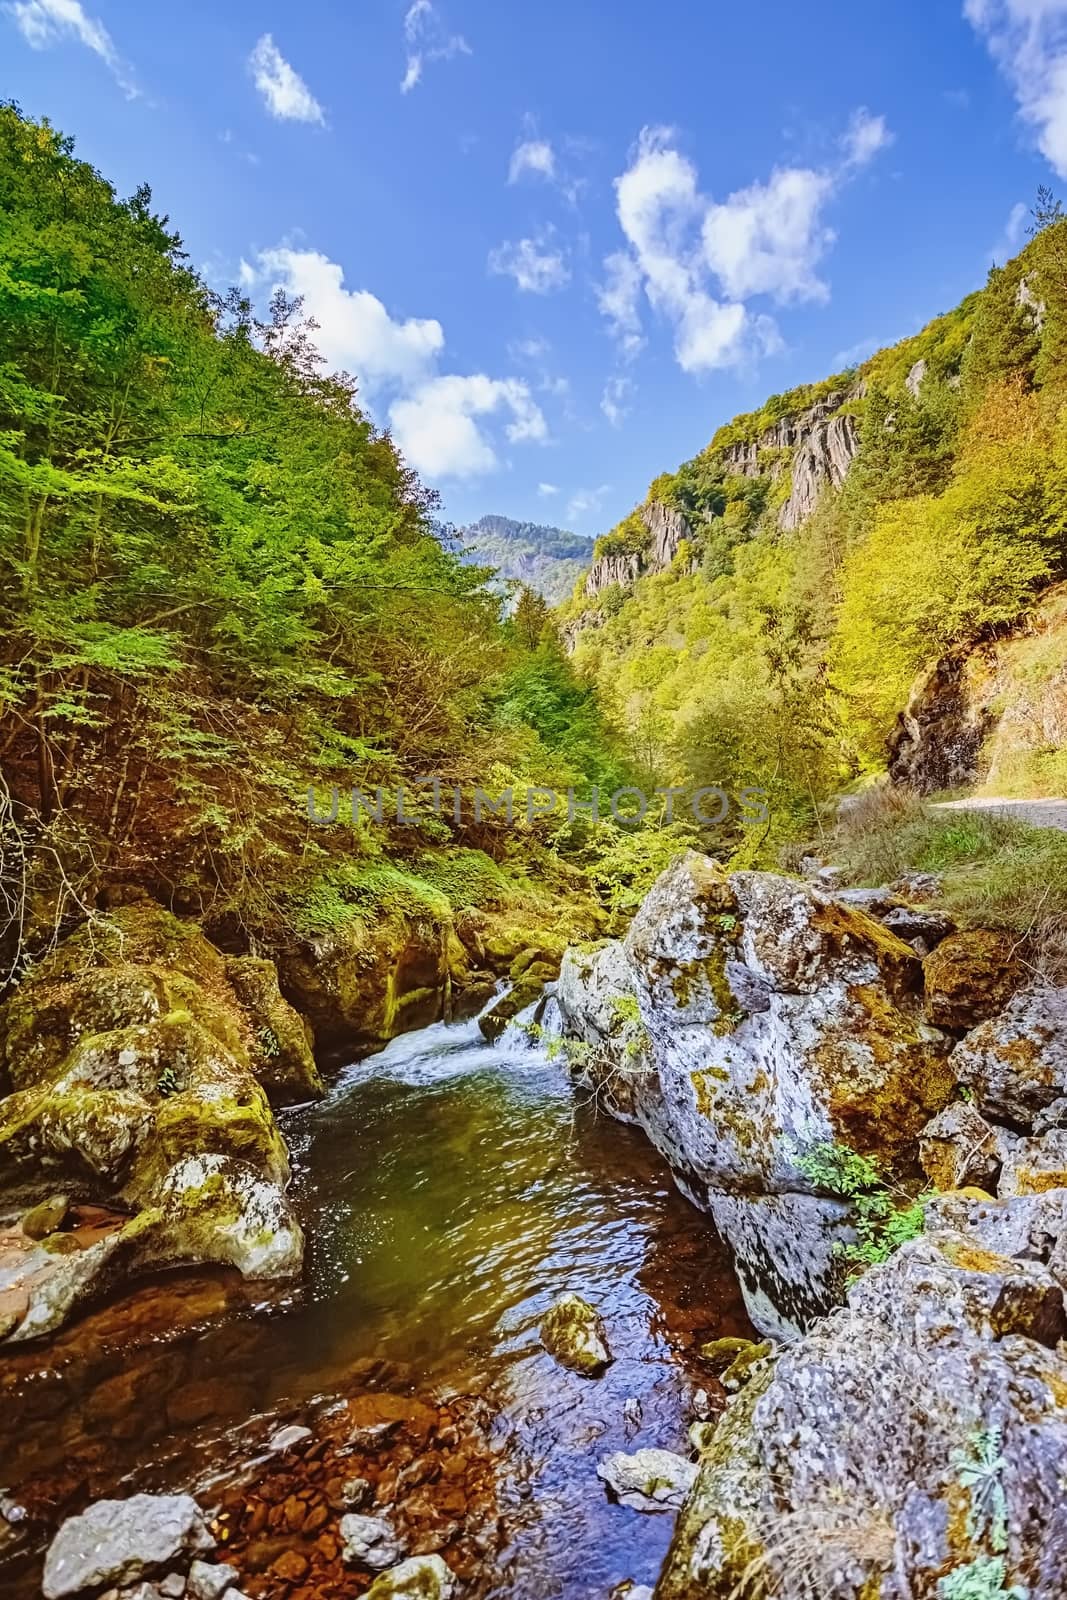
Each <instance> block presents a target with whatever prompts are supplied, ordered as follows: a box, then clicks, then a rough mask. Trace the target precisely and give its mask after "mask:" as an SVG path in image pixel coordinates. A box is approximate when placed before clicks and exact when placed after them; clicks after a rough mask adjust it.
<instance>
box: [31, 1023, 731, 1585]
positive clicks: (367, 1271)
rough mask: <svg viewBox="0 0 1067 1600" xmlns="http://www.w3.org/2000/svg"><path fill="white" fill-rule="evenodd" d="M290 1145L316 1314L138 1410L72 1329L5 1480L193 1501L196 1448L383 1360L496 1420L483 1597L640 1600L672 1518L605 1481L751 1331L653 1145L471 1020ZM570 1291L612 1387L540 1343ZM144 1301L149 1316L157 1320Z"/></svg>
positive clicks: (341, 1092) (302, 1313)
mask: <svg viewBox="0 0 1067 1600" xmlns="http://www.w3.org/2000/svg"><path fill="white" fill-rule="evenodd" d="M283 1125H284V1128H285V1132H286V1136H287V1138H288V1140H289V1142H290V1146H291V1148H292V1151H293V1156H294V1173H295V1189H294V1193H295V1197H296V1200H297V1204H298V1206H299V1208H300V1210H301V1213H302V1215H303V1218H304V1222H305V1227H306V1230H307V1235H308V1246H309V1254H308V1284H307V1289H306V1292H305V1294H304V1296H303V1297H302V1299H300V1300H299V1301H294V1302H293V1303H292V1304H291V1305H289V1306H287V1307H283V1308H282V1309H281V1310H280V1311H279V1310H278V1309H277V1308H275V1309H274V1310H273V1311H272V1313H271V1314H269V1315H267V1314H261V1315H259V1316H253V1317H251V1318H249V1317H248V1316H247V1314H246V1315H245V1316H243V1317H241V1318H238V1319H237V1320H234V1319H233V1318H230V1319H226V1320H219V1319H217V1318H216V1319H215V1320H214V1321H213V1322H211V1323H210V1325H208V1326H207V1327H206V1328H204V1329H202V1330H200V1331H198V1332H197V1333H196V1334H195V1335H191V1336H188V1337H184V1338H182V1339H179V1340H175V1339H173V1338H171V1339H170V1340H169V1341H168V1343H167V1345H166V1351H165V1355H164V1356H161V1355H160V1353H159V1352H158V1351H157V1352H156V1353H155V1355H154V1356H151V1357H150V1359H152V1360H155V1362H156V1366H155V1368H153V1369H152V1373H151V1375H150V1380H149V1381H147V1382H144V1383H142V1384H141V1386H140V1388H138V1386H137V1382H136V1373H137V1370H138V1369H137V1362H136V1361H133V1362H132V1363H131V1360H130V1358H129V1355H128V1352H127V1353H125V1354H124V1353H123V1351H122V1350H121V1349H112V1350H111V1351H110V1353H109V1350H108V1338H107V1337H99V1336H98V1337H97V1338H96V1343H95V1345H94V1347H93V1351H92V1354H91V1355H89V1354H87V1353H86V1350H85V1348H84V1340H83V1341H82V1345H81V1346H78V1345H77V1338H76V1335H75V1334H74V1333H73V1332H72V1335H71V1339H72V1341H73V1344H72V1346H71V1348H72V1349H73V1350H75V1351H76V1353H75V1354H69V1355H68V1371H67V1376H66V1380H65V1385H64V1383H62V1382H61V1384H60V1389H59V1390H58V1391H57V1392H56V1395H55V1400H54V1401H53V1403H52V1404H51V1406H50V1407H46V1408H45V1409H46V1410H48V1411H49V1415H47V1416H41V1417H39V1418H37V1419H36V1420H35V1419H34V1418H33V1417H32V1415H31V1414H29V1413H27V1412H26V1411H25V1410H24V1411H23V1413H22V1414H21V1416H18V1415H17V1414H16V1412H14V1411H13V1412H10V1413H9V1427H10V1429H11V1432H10V1433H9V1434H8V1436H7V1437H5V1433H7V1429H6V1428H5V1424H4V1422H3V1421H2V1420H0V1458H2V1459H4V1460H5V1464H6V1467H9V1468H10V1470H5V1479H6V1481H7V1483H8V1484H9V1485H11V1484H14V1485H17V1483H18V1482H19V1480H20V1476H33V1475H34V1473H36V1475H37V1477H38V1478H40V1476H41V1474H42V1473H47V1472H48V1471H58V1470H59V1463H60V1460H63V1461H66V1462H69V1461H70V1460H71V1459H78V1458H79V1451H82V1452H84V1451H86V1450H87V1449H88V1455H87V1456H86V1459H87V1460H91V1462H92V1467H91V1472H92V1478H91V1485H90V1486H91V1490H92V1493H93V1494H100V1493H105V1492H108V1490H109V1488H111V1487H113V1485H114V1483H115V1482H118V1481H120V1480H121V1479H123V1478H124V1479H125V1482H126V1484H127V1488H126V1490H125V1491H123V1492H129V1488H130V1486H132V1485H135V1486H136V1487H144V1488H147V1487H152V1486H154V1485H155V1484H157V1483H158V1484H159V1485H160V1486H162V1484H163V1483H164V1482H166V1483H174V1482H175V1481H176V1480H179V1479H181V1478H182V1477H183V1475H184V1476H185V1477H186V1478H187V1479H188V1476H189V1473H190V1472H191V1470H192V1466H193V1462H194V1456H193V1454H192V1453H191V1451H192V1441H193V1439H194V1437H195V1439H196V1440H197V1441H198V1445H199V1448H200V1450H201V1451H202V1450H203V1448H204V1439H205V1437H207V1436H208V1435H210V1438H211V1439H212V1440H213V1441H214V1442H213V1443H212V1444H211V1446H210V1448H212V1449H215V1450H218V1449H219V1448H220V1439H221V1438H222V1436H223V1434H224V1432H225V1430H226V1429H227V1428H234V1427H236V1426H238V1425H240V1424H242V1423H244V1422H245V1421H246V1419H247V1418H248V1417H249V1415H251V1414H255V1413H257V1412H263V1411H270V1410H272V1409H278V1408H280V1407H282V1406H283V1405H284V1404H286V1403H288V1402H291V1401H294V1400H301V1399H306V1398H307V1397H309V1396H311V1395H317V1394H324V1393H329V1392H331V1391H333V1390H342V1389H343V1388H344V1386H345V1384H346V1382H348V1381H349V1380H350V1378H351V1375H352V1374H353V1372H356V1371H358V1370H359V1369H360V1365H361V1363H362V1364H364V1365H366V1364H367V1363H368V1362H369V1361H370V1360H372V1359H384V1360H386V1361H389V1362H397V1363H401V1364H402V1365H403V1369H404V1371H405V1374H406V1376H407V1378H408V1380H409V1381H410V1383H411V1384H412V1385H414V1386H416V1387H417V1388H419V1389H420V1390H423V1389H425V1388H427V1387H432V1388H436V1389H437V1390H439V1391H440V1392H443V1393H446V1394H480V1395H483V1396H486V1397H487V1398H488V1399H489V1401H490V1403H491V1405H492V1406H493V1408H494V1411H495V1412H496V1414H497V1423H496V1427H495V1439H494V1442H495V1444H496V1445H497V1447H498V1450H499V1462H500V1466H499V1479H500V1482H499V1496H500V1501H501V1506H502V1509H503V1512H504V1516H505V1521H506V1524H507V1527H508V1529H509V1535H510V1545H509V1548H508V1550H507V1552H506V1554H505V1556H504V1557H503V1558H502V1559H501V1562H500V1570H499V1572H497V1573H494V1574H492V1575H491V1578H490V1588H491V1592H492V1593H494V1594H499V1595H501V1596H503V1595H515V1596H523V1597H529V1600H535V1597H538V1596H560V1597H564V1600H579V1597H581V1600H586V1597H589V1600H594V1597H596V1600H604V1597H606V1595H607V1594H608V1592H609V1590H610V1588H611V1586H612V1585H613V1584H614V1583H616V1582H618V1581H619V1580H620V1579H622V1578H625V1577H631V1578H633V1579H635V1580H637V1581H642V1582H649V1581H651V1580H652V1579H653V1578H654V1576H655V1573H656V1570H657V1568H658V1565H659V1562H660V1560H661V1558H662V1555H663V1553H664V1550H665V1548H666V1543H667V1540H668V1538H669V1535H670V1519H669V1517H666V1516H642V1515H641V1514H640V1513H637V1512H634V1511H631V1510H627V1509H625V1508H622V1507H620V1506H617V1505H614V1504H611V1503H610V1502H609V1501H608V1499H607V1497H606V1495H605V1493H604V1490H603V1486H602V1485H601V1483H600V1482H599V1480H598V1479H597V1477H596V1464H597V1461H598V1460H599V1459H600V1457H601V1456H602V1455H604V1454H605V1453H607V1452H608V1451H610V1450H614V1449H620V1448H630V1449H636V1448H638V1447H639V1446H642V1445H658V1446H664V1447H667V1448H684V1440H685V1431H686V1427H687V1424H688V1422H689V1421H690V1420H691V1415H692V1413H691V1410H690V1399H691V1394H692V1390H693V1389H694V1387H695V1386H696V1385H697V1384H698V1383H699V1382H700V1381H701V1379H700V1375H699V1368H698V1367H696V1366H694V1365H693V1364H692V1360H691V1357H692V1352H693V1350H694V1349H695V1346H696V1345H697V1344H698V1343H699V1342H700V1341H701V1340H702V1339H705V1338H711V1337H716V1336H718V1335H719V1334H721V1333H730V1332H737V1331H741V1332H744V1331H747V1325H746V1324H745V1321H744V1314H743V1311H742V1310H741V1307H740V1301H739V1297H738V1294H737V1290H736V1286H735V1284H734V1280H733V1277H732V1274H731V1272H730V1269H729V1266H728V1262H727V1260H726V1257H725V1254H724V1251H723V1249H722V1246H721V1245H720V1244H719V1242H718V1240H717V1238H716V1236H715V1234H714V1232H713V1230H712V1229H711V1227H710V1225H709V1223H708V1221H707V1219H706V1218H703V1217H702V1216H700V1215H699V1214H698V1213H697V1212H696V1211H694V1210H693V1209H692V1208H691V1207H690V1206H689V1205H688V1204H687V1202H686V1201H684V1200H683V1199H682V1198H681V1197H680V1196H679V1195H678V1194H677V1192H676V1191H675V1189H674V1188H673V1186H672V1184H671V1182H670V1178H669V1174H668V1173H667V1171H666V1169H665V1168H664V1167H663V1166H662V1165H661V1164H660V1162H659V1161H658V1158H657V1157H656V1156H655V1154H654V1153H653V1152H652V1151H651V1149H650V1148H649V1146H648V1144H647V1142H646V1141H645V1139H644V1137H643V1136H642V1135H641V1134H639V1133H638V1132H637V1131H636V1130H633V1129H629V1128H625V1127H622V1126H620V1125H619V1124H618V1123H616V1122H614V1121H612V1120H611V1119H610V1118H608V1117H607V1116H605V1115H603V1114H599V1113H598V1110H597V1108H596V1106H595V1105H593V1104H590V1103H588V1102H586V1103H583V1097H582V1096H581V1094H579V1095H578V1096H577V1097H576V1095H575V1091H574V1088H573V1086H572V1084H571V1081H570V1079H569V1076H568V1075H567V1073H566V1071H565V1069H564V1068H563V1067H562V1066H561V1065H560V1064H558V1063H553V1062H550V1061H549V1060H548V1059H547V1057H546V1055H545V1054H544V1052H543V1051H541V1050H540V1049H536V1048H533V1047H531V1046H530V1045H529V1044H528V1043H527V1042H526V1040H525V1038H524V1037H523V1036H522V1035H521V1034H520V1033H518V1032H517V1031H516V1030H509V1032H508V1034H506V1035H505V1037H504V1038H503V1039H502V1040H501V1041H500V1042H498V1043H497V1044H495V1045H488V1044H486V1043H485V1041H484V1040H483V1039H482V1037H481V1035H480V1033H479V1031H478V1027H477V1024H476V1022H470V1023H467V1024H462V1025H457V1026H445V1025H440V1026H437V1027H433V1028H429V1029H426V1030H423V1031H422V1032H420V1033H416V1034H411V1035H407V1036H405V1037H403V1038H400V1039H398V1040H395V1041H394V1042H393V1043H392V1044H391V1045H390V1046H389V1047H388V1048H387V1049H386V1050H385V1051H383V1052H382V1053H381V1054H379V1055H377V1056H374V1057H371V1058H369V1059H368V1060H365V1061H362V1062H360V1063H358V1064H356V1065H354V1066H351V1067H348V1068H346V1069H345V1070H343V1071H342V1072H341V1073H340V1075H339V1076H338V1077H337V1079H336V1080H335V1082H334V1083H333V1086H332V1088H331V1090H330V1092H329V1094H328V1095H327V1097H326V1098H325V1099H324V1100H323V1101H322V1102H320V1103H319V1104H317V1105H315V1106H309V1107H303V1108H298V1109H297V1110H295V1111H293V1112H290V1113H287V1114H286V1115H285V1117H284V1119H283ZM565 1290H574V1291H576V1292H578V1293H580V1294H583V1295H584V1296H585V1297H586V1298H588V1299H589V1300H591V1301H592V1302H593V1303H594V1304H596V1305H597V1306H598V1308H599V1309H600V1311H601V1313H602V1315H603V1317H604V1320H605V1322H606V1324H607V1329H608V1337H609V1341H610V1343H611V1346H612V1349H613V1352H614V1354H615V1356H616V1360H615V1363H614V1365H612V1366H611V1367H610V1368H609V1369H608V1370H607V1372H606V1374H605V1375H604V1376H603V1377H602V1378H600V1379H597V1380H594V1381H590V1380H588V1379H584V1378H581V1377H579V1376H577V1375H576V1374H573V1373H570V1372H567V1371H565V1370H563V1369H561V1368H560V1367H559V1366H558V1365H557V1364H556V1363H555V1362H554V1361H553V1360H552V1358H551V1357H550V1356H549V1355H548V1354H547V1352H546V1351H544V1350H543V1348H542V1347H541V1345H540V1342H539V1340H538V1335H537V1328H538V1324H539V1321H540V1319H541V1317H542V1315H543V1313H544V1311H545V1310H546V1309H547V1307H548V1306H549V1305H550V1304H551V1303H552V1301H553V1300H554V1299H555V1298H556V1297H557V1296H558V1295H560V1294H561V1293H563V1292H564V1291H565ZM153 1292H156V1293H158V1292H160V1291H153V1290H151V1289H144V1290H141V1291H139V1293H138V1296H137V1303H138V1305H139V1306H140V1307H142V1308H146V1307H147V1311H146V1313H145V1314H146V1315H148V1316H149V1318H150V1317H151V1315H152V1314H157V1315H158V1311H156V1312H155V1313H153V1302H152V1298H151V1297H152V1294H153ZM164 1292H165V1291H164ZM111 1315H112V1321H111V1323H109V1324H107V1326H108V1327H110V1328H111V1329H112V1333H111V1340H112V1343H115V1342H116V1338H117V1333H116V1330H117V1332H118V1334H120V1333H121V1320H120V1321H119V1322H118V1323H116V1322H115V1320H114V1316H115V1314H114V1313H112V1314H111ZM96 1334H97V1335H99V1328H98V1329H97V1330H96ZM118 1342H119V1343H121V1339H119V1340H118ZM20 1359H21V1360H22V1361H23V1363H24V1364H25V1362H26V1360H27V1359H28V1358H27V1357H25V1356H24V1357H22V1358H20ZM138 1359H140V1358H138ZM74 1375H76V1376H74ZM24 1377H25V1373H24ZM51 1381H52V1383H53V1387H54V1385H55V1382H56V1381H58V1380H56V1379H55V1377H54V1375H53V1378H52V1380H51ZM28 1387H29V1386H28V1385H27V1383H25V1382H24V1383H23V1386H22V1389H20V1390H19V1395H20V1396H22V1395H23V1391H25V1390H27V1389H28ZM190 1393H192V1394H193V1395H194V1396H197V1395H200V1394H202V1395H203V1396H204V1397H205V1398H204V1401H203V1403H202V1404H200V1405H199V1406H197V1405H192V1406H190V1403H189V1396H190ZM39 1394H40V1390H38V1397H39ZM60 1395H62V1399H61V1400H60ZM101 1395H104V1396H105V1400H104V1401H103V1402H102V1400H101ZM2 1398H3V1397H2V1393H0V1400H2ZM634 1400H636V1401H638V1402H639V1410H640V1421H639V1423H638V1422H636V1421H635V1418H636V1417H637V1415H638V1408H637V1407H635V1406H634V1405H633V1404H632V1402H633V1401H634ZM627 1401H630V1402H631V1404H630V1405H629V1406H627V1404H626V1403H627ZM205 1407H206V1408H207V1409H206V1412H205ZM32 1410H33V1407H32V1406H31V1407H30V1413H32ZM200 1413H205V1414H204V1415H201V1414H200ZM183 1415H184V1416H186V1417H187V1418H189V1419H191V1420H189V1421H188V1422H187V1424H185V1425H183V1424H182V1422H181V1418H182V1416H183ZM87 1441H88V1443H87ZM93 1452H95V1454H94V1453H93ZM202 1464H203V1463H202V1460H201V1461H200V1462H199V1463H198V1466H199V1467H201V1468H202ZM0 1580H2V1575H0Z"/></svg>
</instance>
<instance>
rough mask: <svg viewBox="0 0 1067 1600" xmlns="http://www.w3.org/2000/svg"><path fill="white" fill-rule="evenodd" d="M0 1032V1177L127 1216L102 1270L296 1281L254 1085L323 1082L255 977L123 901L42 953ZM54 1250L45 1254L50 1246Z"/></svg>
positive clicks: (94, 1281)
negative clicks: (8, 1076)
mask: <svg viewBox="0 0 1067 1600" xmlns="http://www.w3.org/2000/svg"><path fill="white" fill-rule="evenodd" d="M171 962H172V963H173V964H167V963H171ZM109 963H111V964H109ZM2 1021H3V1023H4V1024H6V1026H7V1029H8V1032H7V1036H6V1051H7V1059H8V1061H9V1062H10V1063H11V1065H12V1067H13V1075H14V1076H15V1079H16V1082H17V1083H19V1084H20V1086H19V1087H18V1088H17V1089H16V1091H15V1092H14V1093H13V1094H11V1095H9V1096H7V1097H6V1098H5V1099H4V1100H3V1101H2V1102H0V1178H3V1177H6V1178H8V1179H9V1180H14V1181H15V1182H16V1183H21V1184H22V1185H25V1181H26V1176H27V1173H33V1174H39V1173H46V1174H55V1175H56V1177H57V1178H59V1180H60V1181H61V1182H62V1183H64V1184H65V1185H66V1184H69V1185H70V1187H71V1188H72V1190H74V1192H76V1193H77V1194H78V1195H79V1197H81V1198H86V1199H93V1200H96V1201H101V1202H105V1203H106V1202H112V1203H113V1202H115V1201H116V1200H120V1201H122V1202H123V1203H125V1204H128V1205H132V1206H135V1207H138V1208H139V1210H138V1215H137V1217H136V1218H135V1219H134V1220H135V1221H137V1222H138V1224H139V1227H138V1229H137V1230H136V1233H135V1235H131V1239H132V1240H133V1241H134V1242H135V1243H136V1249H132V1248H127V1244H129V1243H130V1239H126V1238H125V1237H124V1240H123V1247H122V1250H121V1252H120V1253H119V1255H116V1257H115V1263H114V1270H115V1271H117V1270H118V1267H119V1266H120V1265H121V1268H122V1270H123V1271H137V1270H143V1269H146V1268H149V1267H156V1266H161V1265H169V1264H172V1263H174V1262H179V1261H180V1262H186V1261H188V1262H196V1261H211V1262H220V1263H225V1264H229V1265H232V1266H236V1267H238V1268H239V1269H240V1270H241V1271H242V1272H245V1273H248V1274H250V1275H255V1276H267V1277H275V1276H283V1275H292V1274H293V1273H294V1272H296V1271H298V1270H299V1265H300V1254H301V1250H302V1236H301V1234H300V1230H299V1227H298V1225H297V1224H296V1222H295V1219H294V1218H293V1216H292V1213H291V1211H290V1208H289V1206H288V1202H287V1201H286V1199H285V1196H284V1189H285V1185H286V1184H287V1182H288V1178H289V1158H288V1151H287V1150H286V1147H285V1143H284V1141H283V1140H282V1138H281V1135H280V1133H279V1131H278V1128H277V1126H276V1124H275V1121H274V1116H273V1114H272V1111H271V1107H270V1103H269V1101H268V1097H267V1092H266V1088H265V1084H266V1085H267V1086H268V1087H269V1088H270V1089H271V1090H272V1092H273V1093H274V1094H275V1096H276V1098H278V1099H279V1100H291V1099H307V1098H308V1097H309V1095H310V1094H314V1093H320V1092H321V1082H320V1080H319V1078H318V1074H317V1072H316V1070H315V1066H314V1061H313V1058H312V1055H311V1041H310V1036H309V1032H308V1030H307V1028H306V1026H305V1025H304V1024H303V1023H302V1022H301V1020H300V1018H299V1017H298V1016H297V1015H296V1013H295V1012H294V1011H293V1010H292V1008H291V1007H290V1006H289V1005H288V1004H287V1003H286V1001H285V1000H283V999H282V996H281V994H280V992H279V989H278V983H277V979H276V976H275V973H274V969H273V967H272V966H271V965H270V963H268V962H265V961H259V960H255V959H253V958H251V957H244V958H240V957H236V958H235V957H225V956H223V955H222V954H221V953H220V952H219V951H218V950H216V949H215V948H214V946H213V945H211V944H210V942H209V941H208V940H207V939H206V938H205V937H204V935H203V933H202V932H201V931H200V930H199V929H198V928H195V927H193V926H191V925H189V924H185V923H182V922H181V921H180V920H179V919H178V918H176V917H172V916H171V915H170V914H169V913H168V912H165V911H163V910H162V909H161V908H159V907H158V906H154V905H152V904H150V903H138V904H137V905H134V906H125V907H122V908H120V909H119V910H118V911H116V912H115V913H114V915H113V916H112V917H109V918H108V919H107V920H106V922H104V923H102V924H95V923H94V924H91V925H89V926H87V927H86V928H83V929H82V930H80V931H79V933H77V934H76V935H74V937H73V938H72V939H71V940H69V941H67V942H66V943H65V944H64V945H61V946H60V947H59V948H58V949H57V950H56V951H54V952H53V953H52V954H51V955H50V956H49V957H48V958H47V959H46V960H45V961H43V962H42V963H41V964H40V966H39V967H37V968H36V969H35V970H34V971H33V972H32V973H31V974H30V975H29V976H28V977H27V979H26V980H24V982H23V983H22V985H20V987H19V988H18V989H17V990H16V991H15V993H14V995H13V996H12V997H11V998H10V1000H9V1001H8V1003H7V1005H6V1006H5V1007H4V1011H3V1018H2ZM260 1079H262V1080H263V1081H259V1080H260ZM198 1174H199V1177H198V1176H197V1175H198ZM54 1181H55V1179H53V1182H54ZM31 1220H32V1219H31ZM53 1237H57V1238H58V1241H59V1243H58V1244H57V1245H56V1247H55V1248H52V1249H51V1251H50V1252H49V1251H45V1254H46V1255H47V1254H49V1253H51V1254H53V1255H54V1254H55V1253H56V1248H60V1249H61V1248H62V1239H63V1236H62V1235H60V1236H52V1237H49V1238H48V1239H47V1240H46V1242H47V1243H48V1244H49V1246H52V1244H53ZM94 1248H95V1247H94ZM112 1249H116V1250H117V1246H115V1247H111V1246H109V1249H108V1252H107V1258H108V1262H109V1263H111V1259H112V1256H111V1252H112ZM102 1259H103V1252H102V1253H101V1260H102ZM94 1260H95V1258H93V1260H89V1261H86V1262H85V1263H83V1264H82V1267H81V1269H80V1271H81V1276H80V1277H79V1276H77V1275H75V1277H70V1278H67V1279H64V1280H62V1282H60V1283H58V1286H57V1288H56V1296H60V1290H62V1295H63V1296H66V1297H67V1298H66V1299H62V1296H60V1298H56V1297H55V1296H53V1301H52V1302H50V1303H49V1306H48V1307H45V1308H44V1309H43V1310H42V1312H41V1315H42V1316H46V1317H47V1318H51V1317H53V1316H58V1315H60V1312H61V1311H62V1308H63V1306H66V1308H67V1310H69V1309H70V1307H71V1306H73V1304H74V1303H75V1301H76V1300H78V1299H79V1298H82V1297H84V1295H85V1294H88V1293H90V1292H96V1289H97V1288H98V1287H99V1284H100V1283H102V1282H103V1278H102V1277H101V1275H100V1274H99V1273H98V1272H97V1271H96V1269H95V1267H94V1266H93V1261H94ZM108 1281H109V1282H110V1281H112V1265H110V1264H109V1267H108ZM68 1289H69V1294H68ZM61 1300H62V1304H61ZM63 1314H64V1315H65V1314H66V1312H65V1311H63ZM56 1325H58V1324H56V1323H55V1322H52V1321H49V1323H48V1328H47V1329H42V1331H50V1329H51V1328H52V1327H53V1326H56ZM31 1326H36V1324H35V1323H32V1322H31ZM18 1336H19V1337H21V1336H22V1333H21V1327H20V1331H19V1335H18Z"/></svg>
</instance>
